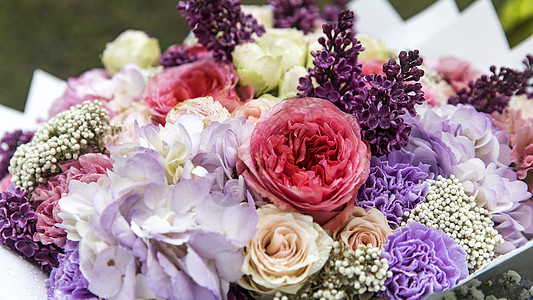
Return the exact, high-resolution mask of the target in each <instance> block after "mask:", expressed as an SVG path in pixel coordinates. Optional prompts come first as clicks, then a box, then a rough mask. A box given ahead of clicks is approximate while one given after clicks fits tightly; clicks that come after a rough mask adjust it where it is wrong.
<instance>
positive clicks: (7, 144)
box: [0, 130, 33, 179]
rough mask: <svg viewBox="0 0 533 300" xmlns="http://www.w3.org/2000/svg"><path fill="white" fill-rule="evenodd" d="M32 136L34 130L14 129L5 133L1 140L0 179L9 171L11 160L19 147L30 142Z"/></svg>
mask: <svg viewBox="0 0 533 300" xmlns="http://www.w3.org/2000/svg"><path fill="white" fill-rule="evenodd" d="M32 138H33V131H23V130H14V131H10V132H6V134H4V136H3V137H2V139H1V140H0V179H2V178H4V177H5V176H6V175H7V173H9V172H8V168H9V160H10V159H11V157H13V154H15V150H16V149H17V147H18V146H20V145H22V144H26V143H29V142H30V141H31V139H32Z"/></svg>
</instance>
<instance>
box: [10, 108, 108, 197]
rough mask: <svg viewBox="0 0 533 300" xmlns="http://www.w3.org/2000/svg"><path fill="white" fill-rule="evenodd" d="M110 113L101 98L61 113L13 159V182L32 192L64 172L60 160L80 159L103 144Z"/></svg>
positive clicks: (11, 169) (38, 132) (11, 171)
mask: <svg viewBox="0 0 533 300" xmlns="http://www.w3.org/2000/svg"><path fill="white" fill-rule="evenodd" d="M110 131H111V127H110V125H109V115H108V112H107V110H105V109H104V108H103V107H102V104H101V103H100V102H99V101H98V100H95V101H85V102H83V103H82V104H80V105H77V106H75V107H71V108H70V110H68V111H65V112H62V113H59V114H57V115H56V116H55V117H54V118H52V119H50V120H49V121H48V122H47V123H45V124H43V126H42V127H40V128H39V129H38V130H37V131H36V132H35V136H34V137H33V140H32V141H31V142H29V143H27V144H23V145H21V146H19V147H18V148H17V150H16V151H15V154H14V155H13V157H12V158H11V161H10V166H9V172H10V173H11V174H12V175H13V178H12V179H11V182H12V183H13V184H15V185H16V186H20V187H23V188H25V189H26V190H28V191H29V192H31V191H33V189H34V188H35V187H36V186H37V185H38V184H39V183H42V182H44V181H45V180H46V177H48V176H50V175H52V174H55V173H58V172H60V169H59V165H58V163H59V162H61V161H66V160H69V159H77V158H78V156H79V155H81V154H83V153H85V152H86V151H87V148H88V147H90V146H97V147H100V146H101V145H100V143H101V137H102V136H103V135H104V134H106V133H108V132H110Z"/></svg>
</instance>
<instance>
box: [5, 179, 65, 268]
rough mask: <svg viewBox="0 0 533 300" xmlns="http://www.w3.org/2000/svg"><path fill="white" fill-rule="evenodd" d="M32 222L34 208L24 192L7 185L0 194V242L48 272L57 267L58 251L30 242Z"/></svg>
mask: <svg viewBox="0 0 533 300" xmlns="http://www.w3.org/2000/svg"><path fill="white" fill-rule="evenodd" d="M36 222H37V219H36V215H35V208H34V207H33V206H32V205H31V204H30V202H29V199H28V192H27V191H26V190H25V189H23V188H20V187H15V186H13V185H11V186H10V187H9V188H8V189H7V190H5V191H4V192H2V193H1V194H0V242H1V243H2V244H4V245H6V246H7V247H9V248H10V249H12V250H14V251H16V252H18V253H20V254H22V255H24V257H26V258H27V259H28V260H29V261H31V262H33V263H36V264H38V265H40V267H41V269H42V270H43V271H45V272H50V271H51V270H52V267H57V265H58V264H59V262H58V260H57V255H58V254H59V253H60V252H61V249H59V248H58V247H57V246H55V245H54V244H49V245H44V244H42V243H41V242H35V241H34V240H33V235H34V234H35V232H36V231H37V230H36V227H35V226H36Z"/></svg>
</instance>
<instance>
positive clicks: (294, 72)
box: [278, 66, 308, 99]
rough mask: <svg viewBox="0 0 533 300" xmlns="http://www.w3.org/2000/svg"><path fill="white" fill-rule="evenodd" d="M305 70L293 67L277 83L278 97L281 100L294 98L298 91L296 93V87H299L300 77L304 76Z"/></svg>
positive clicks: (300, 67)
mask: <svg viewBox="0 0 533 300" xmlns="http://www.w3.org/2000/svg"><path fill="white" fill-rule="evenodd" d="M307 74H308V73H307V69H306V68H304V67H302V66H294V67H292V68H290V69H289V70H288V71H287V72H285V75H283V78H282V79H281V81H280V83H279V90H278V95H279V97H280V98H281V99H288V98H292V97H296V95H297V94H298V93H300V91H298V86H299V85H300V82H299V79H300V77H304V76H306V75H307Z"/></svg>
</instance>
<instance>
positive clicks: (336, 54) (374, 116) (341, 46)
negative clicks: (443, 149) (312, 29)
mask: <svg viewBox="0 0 533 300" xmlns="http://www.w3.org/2000/svg"><path fill="white" fill-rule="evenodd" d="M353 19H354V14H353V12H351V11H342V12H340V13H339V16H338V22H337V23H332V22H328V23H326V24H324V25H323V26H322V28H323V31H324V33H325V34H326V37H327V39H325V38H323V37H322V38H320V39H319V43H320V44H321V45H322V46H323V49H322V50H320V51H317V52H312V53H311V54H312V55H313V57H314V60H313V64H314V68H312V69H311V68H310V69H309V74H308V75H307V76H305V77H302V78H300V82H299V83H300V85H299V86H298V90H299V91H301V92H302V93H300V94H299V95H298V96H299V97H318V98H322V99H327V100H329V101H331V102H332V103H334V104H335V105H336V106H337V107H339V108H340V109H341V110H342V111H344V112H346V113H350V114H353V115H355V116H356V117H357V118H358V120H359V122H360V125H361V131H362V134H363V137H364V138H365V140H367V141H368V143H369V144H370V148H371V151H372V153H373V154H374V155H376V156H381V155H385V154H388V153H390V152H392V151H393V150H399V149H401V148H402V147H403V146H405V145H406V144H407V142H408V140H409V134H410V131H411V127H410V126H409V125H407V124H405V122H404V120H403V118H402V116H403V115H406V114H409V115H411V116H414V115H416V110H415V105H417V104H422V103H423V102H424V100H425V99H424V92H423V91H422V85H421V84H420V83H418V82H417V81H419V80H420V78H421V77H422V76H423V75H424V71H422V70H421V69H419V68H418V67H419V66H420V65H422V58H420V56H419V53H418V50H414V51H409V53H407V52H405V51H402V52H400V54H399V55H398V59H399V63H397V62H396V61H395V60H390V61H389V62H387V63H386V64H384V65H383V72H384V73H385V75H378V74H369V75H366V76H364V74H363V72H362V69H361V64H359V63H358V61H357V57H358V56H359V53H360V52H361V51H363V47H362V45H361V43H360V42H359V41H358V40H357V39H356V38H355V36H354V31H353ZM315 83H316V85H315Z"/></svg>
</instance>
